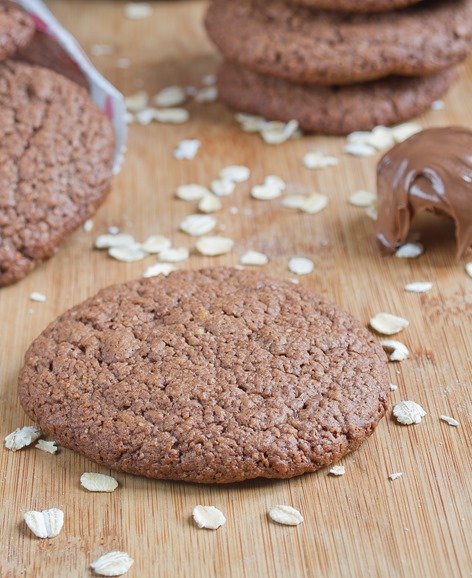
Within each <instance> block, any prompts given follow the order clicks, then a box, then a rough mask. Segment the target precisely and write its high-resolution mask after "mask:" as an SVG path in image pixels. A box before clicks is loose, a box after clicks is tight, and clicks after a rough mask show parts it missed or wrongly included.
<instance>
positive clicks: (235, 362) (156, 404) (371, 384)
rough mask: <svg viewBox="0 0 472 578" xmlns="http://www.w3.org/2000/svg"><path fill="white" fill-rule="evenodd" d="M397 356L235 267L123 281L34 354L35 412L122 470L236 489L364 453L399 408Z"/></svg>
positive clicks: (308, 302)
mask: <svg viewBox="0 0 472 578" xmlns="http://www.w3.org/2000/svg"><path fill="white" fill-rule="evenodd" d="M388 381H389V380H388V377H387V368H386V356H385V354H384V352H383V350H382V348H381V346H380V345H379V344H378V343H376V342H375V341H374V339H373V337H372V335H371V334H370V333H369V332H368V331H367V330H366V329H365V328H364V327H362V326H361V325H360V324H359V323H358V322H357V321H355V320H354V319H353V318H352V317H351V316H350V315H349V314H348V313H346V312H345V311H342V310H340V309H338V308H337V307H336V306H335V305H333V304H331V303H328V302H326V301H324V300H322V299H320V298H319V297H317V296H316V295H314V294H313V293H311V292H310V291H307V290H306V289H303V288H301V287H298V286H294V285H293V284H292V283H289V282H284V281H277V280H272V279H269V278H266V277H263V276H260V275H259V274H257V273H252V272H248V271H238V270H235V269H231V268H217V269H207V270H202V271H188V272H185V271H182V272H177V273H173V274H171V275H170V276H169V277H167V278H165V277H162V276H161V277H158V278H152V279H146V280H140V281H136V282H132V283H127V284H123V285H115V286H112V287H109V288H107V289H104V290H102V291H100V292H99V293H98V294H97V295H96V296H95V297H92V298H91V299H89V300H87V301H85V302H84V303H82V304H80V305H78V306H77V307H75V308H73V309H71V310H70V311H68V312H66V313H64V314H63V315H62V316H61V317H59V318H58V319H57V320H56V321H55V322H53V323H52V324H51V325H50V326H49V327H48V328H47V329H46V331H44V332H43V334H42V335H41V336H40V337H39V338H38V339H36V341H35V342H34V343H33V344H32V346H31V347H30V349H29V350H28V352H27V354H26V359H25V366H24V367H23V369H22V371H21V375H20V379H19V392H20V399H21V402H22V405H23V407H24V409H25V411H26V413H27V414H28V415H29V416H30V417H31V418H32V419H33V420H34V421H35V422H36V423H37V424H38V425H39V427H40V428H41V430H42V431H43V432H45V433H46V434H48V435H51V436H52V437H53V439H54V440H55V441H57V442H58V444H60V445H63V446H66V447H69V448H72V449H74V450H76V451H78V452H80V453H82V454H84V455H86V456H87V457H89V458H91V459H92V460H95V461H97V462H99V463H101V464H105V465H107V466H110V467H112V468H115V469H118V470H123V471H126V472H131V473H134V474H140V475H144V476H149V477H156V478H163V479H180V480H185V481H194V482H218V483H224V482H234V481H240V480H244V479H250V478H255V477H267V478H289V477H292V476H296V475H299V474H302V473H304V472H312V471H314V470H317V469H319V468H321V467H323V466H326V465H328V464H330V463H332V462H334V461H336V460H338V459H340V458H341V457H342V456H343V455H345V454H346V453H347V452H350V451H352V450H354V449H356V448H357V447H358V446H359V445H360V444H361V442H362V441H363V440H364V439H365V437H366V436H368V435H370V434H371V433H372V432H373V430H374V429H375V427H376V425H377V422H378V421H379V420H380V418H381V417H382V416H383V414H384V412H385V410H386V406H387V392H388V389H389V385H388Z"/></svg>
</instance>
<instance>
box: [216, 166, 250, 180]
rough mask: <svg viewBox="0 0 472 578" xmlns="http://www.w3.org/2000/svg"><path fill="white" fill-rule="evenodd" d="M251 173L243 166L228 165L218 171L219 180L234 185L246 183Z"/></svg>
mask: <svg viewBox="0 0 472 578" xmlns="http://www.w3.org/2000/svg"><path fill="white" fill-rule="evenodd" d="M250 174H251V171H250V170H249V168H248V167H245V166H243V165H229V166H227V167H224V168H223V169H221V171H220V178H222V179H224V180H226V181H233V182H235V183H242V182H244V181H247V180H248V178H249V175H250Z"/></svg>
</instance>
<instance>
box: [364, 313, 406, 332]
mask: <svg viewBox="0 0 472 578" xmlns="http://www.w3.org/2000/svg"><path fill="white" fill-rule="evenodd" d="M369 325H370V326H371V327H372V329H375V331H377V332H378V333H381V334H382V335H395V333H400V331H402V330H403V329H405V328H406V327H408V325H409V323H408V321H407V320H406V319H404V318H403V317H398V316H397V315H392V314H391V313H385V312H381V313H377V315H375V316H374V317H371V319H370V321H369Z"/></svg>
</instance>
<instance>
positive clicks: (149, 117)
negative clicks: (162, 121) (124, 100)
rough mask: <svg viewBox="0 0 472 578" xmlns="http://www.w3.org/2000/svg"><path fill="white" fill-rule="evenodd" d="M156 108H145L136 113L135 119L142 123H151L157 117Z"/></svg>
mask: <svg viewBox="0 0 472 578" xmlns="http://www.w3.org/2000/svg"><path fill="white" fill-rule="evenodd" d="M155 112H156V109H155V108H145V109H144V110H140V111H139V112H137V113H136V115H135V117H134V120H135V121H136V122H137V123H139V124H142V125H147V124H150V123H151V122H152V121H153V120H154V119H155Z"/></svg>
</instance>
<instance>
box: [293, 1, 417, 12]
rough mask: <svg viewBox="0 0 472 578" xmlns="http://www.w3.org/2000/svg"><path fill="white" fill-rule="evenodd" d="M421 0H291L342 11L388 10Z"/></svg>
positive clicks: (314, 6) (313, 6) (310, 5)
mask: <svg viewBox="0 0 472 578" xmlns="http://www.w3.org/2000/svg"><path fill="white" fill-rule="evenodd" d="M420 1H421V0H289V2H291V3H292V4H300V5H301V6H309V7H310V8H316V9H320V8H321V9H323V10H339V11H340V12H386V11H388V10H398V9H399V8H405V7H406V6H411V5H412V4H416V3H418V2H420Z"/></svg>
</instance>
